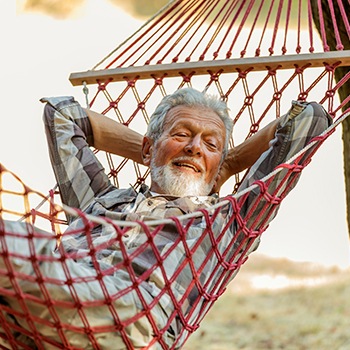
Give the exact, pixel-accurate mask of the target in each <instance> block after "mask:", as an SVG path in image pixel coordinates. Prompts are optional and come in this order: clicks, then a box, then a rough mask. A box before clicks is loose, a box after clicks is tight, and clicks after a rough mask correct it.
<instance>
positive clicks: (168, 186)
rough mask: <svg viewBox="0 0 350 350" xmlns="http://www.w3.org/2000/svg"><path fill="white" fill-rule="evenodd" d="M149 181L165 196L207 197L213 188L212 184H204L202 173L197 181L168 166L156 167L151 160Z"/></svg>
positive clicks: (189, 175)
mask: <svg viewBox="0 0 350 350" xmlns="http://www.w3.org/2000/svg"><path fill="white" fill-rule="evenodd" d="M151 179H152V181H154V182H156V183H157V185H158V186H159V187H160V188H161V189H162V190H163V191H164V192H165V193H167V194H172V195H174V196H179V197H183V196H207V195H208V194H209V193H210V191H211V189H212V188H213V185H214V182H215V179H214V180H213V181H212V183H209V184H208V183H206V182H205V179H204V173H202V174H201V177H200V178H199V179H198V180H197V179H196V180H194V179H193V177H192V176H191V174H187V173H184V172H182V171H177V170H176V169H174V168H172V167H171V166H170V165H169V164H167V165H163V166H160V167H157V166H155V165H154V161H153V159H152V160H151Z"/></svg>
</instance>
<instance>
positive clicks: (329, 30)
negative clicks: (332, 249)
mask: <svg viewBox="0 0 350 350" xmlns="http://www.w3.org/2000/svg"><path fill="white" fill-rule="evenodd" d="M332 3H333V6H334V12H335V18H336V19H337V25H338V29H339V35H340V38H341V42H342V44H343V45H344V50H350V40H349V36H348V34H347V31H346V28H345V24H344V19H343V17H342V15H341V12H340V9H339V3H342V4H343V6H344V9H345V14H346V15H347V16H348V18H349V15H350V3H349V1H348V0H338V2H337V1H333V2H332ZM317 4H318V1H317V0H311V6H312V14H313V18H314V23H315V25H316V28H317V30H318V31H319V33H321V25H320V20H319V17H320V16H319V7H318V5H317ZM321 5H322V13H323V20H324V22H325V29H326V37H327V44H328V45H329V49H330V50H331V51H333V50H337V42H336V37H335V30H334V26H333V21H332V16H331V13H330V8H329V3H328V1H327V0H321ZM349 71H350V66H347V67H338V68H337V69H336V70H335V73H334V75H335V80H336V82H338V81H339V80H340V79H341V78H342V77H344V75H345V74H347V73H348V72H349ZM349 92H350V80H348V81H347V82H346V83H345V84H343V85H342V86H341V87H340V89H339V90H338V93H339V98H340V100H341V101H344V100H345V98H347V97H348V96H349ZM349 107H350V103H347V104H346V105H345V106H344V107H343V111H345V110H346V109H347V108H349ZM342 128H343V129H342V138H343V147H344V176H345V190H346V204H347V209H346V214H347V222H348V232H349V235H350V118H347V119H345V120H344V122H343V123H342Z"/></svg>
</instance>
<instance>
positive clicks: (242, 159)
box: [221, 119, 279, 183]
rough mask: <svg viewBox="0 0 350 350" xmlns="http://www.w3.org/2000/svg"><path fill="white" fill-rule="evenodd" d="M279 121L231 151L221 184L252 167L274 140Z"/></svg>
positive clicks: (223, 166) (222, 173)
mask: <svg viewBox="0 0 350 350" xmlns="http://www.w3.org/2000/svg"><path fill="white" fill-rule="evenodd" d="M278 122H279V120H278V119H276V120H274V121H273V122H271V123H270V124H268V125H267V126H265V127H264V128H263V129H261V130H260V131H258V132H257V133H256V134H255V135H253V136H252V137H250V138H249V139H247V140H246V141H244V142H243V143H241V144H240V145H238V146H236V147H234V148H232V149H230V150H229V152H228V155H227V156H226V158H225V160H224V163H223V165H222V171H221V176H222V179H221V182H222V183H224V182H225V181H226V180H227V179H228V178H230V177H231V176H233V175H235V174H237V173H239V172H241V171H243V170H245V169H247V168H249V167H250V166H252V165H253V164H254V163H255V162H256V161H257V160H258V158H259V157H260V156H261V154H262V153H264V152H265V151H266V150H267V149H268V148H269V143H270V141H271V140H272V139H273V138H274V136H275V132H276V127H277V124H278Z"/></svg>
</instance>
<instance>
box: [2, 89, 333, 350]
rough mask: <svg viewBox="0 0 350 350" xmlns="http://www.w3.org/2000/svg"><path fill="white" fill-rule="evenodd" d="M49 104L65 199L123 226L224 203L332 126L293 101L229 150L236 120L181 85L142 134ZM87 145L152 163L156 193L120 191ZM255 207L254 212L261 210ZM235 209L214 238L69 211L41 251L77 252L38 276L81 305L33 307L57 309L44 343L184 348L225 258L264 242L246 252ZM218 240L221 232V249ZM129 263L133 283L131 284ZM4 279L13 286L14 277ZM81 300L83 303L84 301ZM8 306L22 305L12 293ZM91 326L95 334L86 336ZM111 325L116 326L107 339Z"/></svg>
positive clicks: (220, 217)
mask: <svg viewBox="0 0 350 350" xmlns="http://www.w3.org/2000/svg"><path fill="white" fill-rule="evenodd" d="M43 102H47V104H46V107H45V112H44V121H45V126H46V132H47V136H48V144H49V153H50V158H51V162H52V166H53V169H54V173H55V176H56V179H57V181H58V184H59V188H60V194H61V197H62V202H63V203H64V204H66V205H68V206H70V207H74V208H78V209H81V210H82V211H83V212H84V213H86V214H91V215H94V216H102V217H105V218H107V219H114V220H119V221H124V222H127V221H143V222H145V221H149V220H154V219H165V218H171V217H178V216H181V215H183V214H188V213H192V212H195V211H198V210H201V209H203V208H209V207H211V206H212V205H214V204H216V203H218V202H219V201H220V199H219V197H218V195H217V192H218V190H219V189H220V187H221V185H222V184H223V183H224V182H225V181H226V180H227V179H228V178H229V177H230V176H232V175H234V174H235V173H237V172H240V171H242V170H243V169H245V168H247V167H250V166H252V167H251V170H250V172H249V173H248V175H247V177H246V179H245V180H244V182H243V183H242V185H241V189H244V188H247V187H248V186H249V185H250V184H252V183H253V182H254V181H255V180H257V179H261V178H262V177H263V176H265V175H267V174H268V173H270V172H271V171H272V170H273V169H274V168H275V167H276V166H277V165H278V164H280V163H283V162H284V161H286V160H287V159H289V158H290V157H291V156H292V155H294V154H295V153H296V152H298V151H299V150H300V149H302V148H303V147H304V146H305V145H306V144H307V142H308V141H309V140H310V139H311V138H312V137H314V136H316V135H319V134H320V133H321V132H322V131H324V130H325V129H326V128H327V126H328V125H329V123H330V122H331V119H330V117H329V116H328V114H327V113H326V112H325V111H324V110H323V108H322V107H321V106H319V105H317V104H316V103H299V102H294V103H293V106H292V108H291V110H290V111H289V112H288V113H287V114H286V115H285V116H283V117H281V118H280V119H278V120H276V121H274V122H272V123H271V124H269V125H268V126H267V127H265V128H264V129H262V130H261V131H259V132H258V133H257V134H256V135H255V136H253V137H252V138H250V139H249V140H247V141H246V142H244V143H242V144H241V145H239V146H237V147H235V148H233V149H230V150H229V149H228V141H229V136H230V135H231V132H232V121H231V120H230V118H229V116H228V110H227V106H226V104H225V103H223V102H222V101H220V100H218V99H216V98H214V97H210V96H207V95H206V94H203V93H200V92H198V91H196V90H194V89H190V88H189V89H180V90H178V91H176V92H175V93H174V94H172V95H169V96H166V97H165V98H164V99H163V100H162V101H161V103H160V104H159V106H158V107H157V108H156V110H155V112H154V114H153V115H152V117H151V120H150V123H149V126H148V130H147V133H146V135H145V136H144V137H142V136H141V135H139V134H138V133H136V132H134V131H132V130H131V129H129V128H127V127H125V126H123V125H121V124H119V123H117V122H115V121H113V120H111V119H109V118H106V117H104V116H101V115H98V114H97V113H95V112H92V111H89V110H83V109H82V108H81V107H80V106H79V104H78V103H77V102H75V101H74V100H73V98H70V97H64V98H47V99H43ZM90 146H94V147H96V148H99V149H101V150H105V151H109V152H112V153H115V154H118V155H121V156H123V157H127V158H130V159H132V160H134V161H136V162H139V163H142V164H144V165H146V166H149V167H150V170H151V184H150V187H149V188H148V187H147V186H146V185H142V186H141V189H140V191H138V192H136V191H135V190H134V189H133V188H128V189H118V188H116V187H115V186H113V185H112V184H111V183H110V181H109V179H108V177H107V175H106V174H105V173H104V169H103V167H102V166H101V164H100V163H99V162H98V160H97V159H96V157H95V155H94V153H93V152H92V150H91V149H90ZM279 180H280V179H279V177H278V176H276V178H275V180H274V183H272V185H271V186H272V187H273V188H277V186H278V185H279ZM255 196H256V193H255V192H254V191H252V192H251V193H250V194H249V195H248V197H247V199H246V204H245V205H244V206H243V207H242V209H241V212H240V214H241V215H243V216H244V214H245V212H246V211H247V210H249V208H250V202H251V201H253V199H254V197H255ZM255 211H256V213H257V214H258V212H259V208H256V209H255ZM236 214H237V213H234V211H233V208H232V206H231V205H230V204H229V203H228V204H226V205H225V206H223V207H222V209H221V210H220V211H219V213H216V216H215V217H214V218H213V219H212V222H211V230H210V232H208V230H206V229H205V227H206V221H205V218H204V217H203V218H197V219H195V220H193V221H191V223H192V224H191V227H189V228H187V230H186V234H185V235H184V234H182V233H179V232H178V228H179V227H178V226H176V223H175V221H174V222H173V223H172V224H171V223H170V224H166V225H162V226H161V227H160V228H159V230H158V231H157V230H155V232H151V233H150V232H149V231H147V230H146V229H145V228H144V227H143V226H142V225H139V226H133V227H131V228H130V229H128V230H125V231H118V229H116V227H114V226H113V225H108V223H107V222H106V224H95V225H92V224H91V223H89V222H88V223H87V220H86V219H85V217H84V216H82V217H78V218H76V217H74V216H69V223H70V226H69V229H68V230H67V232H66V233H65V234H64V235H63V238H62V241H61V244H60V247H59V253H58V252H57V251H55V246H54V241H53V240H52V239H49V238H47V239H45V235H44V233H43V238H42V239H36V240H35V247H36V252H37V254H40V255H44V256H45V255H47V256H53V257H55V256H57V254H61V253H62V252H64V255H66V256H70V257H74V258H73V259H72V258H67V259H65V260H64V264H63V263H62V264H61V262H60V260H58V261H50V260H44V261H42V262H41V264H40V271H41V276H44V279H45V278H47V277H48V276H50V278H51V280H50V283H48V282H47V283H46V285H47V286H46V288H47V290H48V291H49V294H50V297H51V298H52V300H53V303H54V304H55V303H58V304H59V303H60V302H63V303H68V304H69V303H72V302H73V305H75V306H74V307H72V308H66V309H63V308H62V309H60V308H57V310H55V313H53V311H52V310H51V309H50V308H48V307H47V305H46V304H47V303H44V304H40V303H38V302H35V300H31V301H28V308H29V309H30V310H32V312H35V313H36V314H37V315H38V316H39V317H40V318H42V319H46V320H52V319H53V318H54V316H53V315H54V314H55V315H58V316H59V319H60V320H61V321H60V322H61V324H59V325H58V326H57V327H58V328H57V327H56V326H53V325H51V326H49V325H47V324H45V325H43V326H42V327H40V334H41V335H40V336H41V337H43V339H45V341H46V342H47V343H45V344H48V343H49V342H51V341H52V342H56V343H64V341H65V339H68V340H69V342H70V344H71V345H73V346H77V347H79V348H84V349H88V348H93V347H94V346H96V344H98V345H99V346H100V347H101V348H105V349H110V348H113V349H125V348H130V349H131V348H143V347H149V348H150V349H158V348H159V349H162V348H163V349H164V348H168V347H169V348H170V347H171V346H172V344H174V342H175V343H176V348H178V347H181V345H182V343H183V340H184V339H185V338H186V336H187V334H188V333H187V330H185V332H183V331H184V329H183V328H184V324H185V323H189V324H192V323H193V322H194V321H195V320H196V317H197V315H198V312H199V310H200V309H201V308H203V307H205V302H206V300H207V296H206V295H207V294H208V293H209V291H210V292H212V291H215V288H217V283H218V276H219V274H220V273H222V262H221V259H223V258H226V259H230V257H232V256H234V254H237V250H239V254H238V255H236V256H235V259H236V260H235V261H237V259H241V258H242V257H244V256H247V255H248V254H249V253H250V252H251V251H252V250H254V249H256V246H257V244H258V240H256V241H255V243H254V244H248V242H249V240H248V241H247V240H245V243H244V245H242V242H243V240H244V239H245V237H244V235H243V234H242V233H241V234H236V232H237V227H238V224H237V222H236V220H233V217H234V215H236ZM253 218H254V215H253ZM107 221H108V220H107ZM186 223H187V222H185V223H183V225H184V226H186ZM4 227H5V229H6V231H8V232H9V231H15V232H17V233H22V234H23V235H26V232H27V231H28V226H25V225H21V224H18V223H11V222H4ZM224 228H225V230H223V229H224ZM120 230H122V229H120ZM87 232H88V235H87ZM121 233H122V234H121ZM121 236H122V237H121ZM118 237H119V238H118ZM213 237H218V241H217V242H216V243H215V244H214V243H213V239H212V238H213ZM26 242H27V241H26V240H20V239H18V238H16V237H11V236H10V237H7V246H8V250H9V251H21V252H23V254H25V252H28V255H29V254H30V252H29V248H28V243H26ZM213 245H215V247H214V248H215V249H214V248H213ZM92 247H94V254H92V253H91V249H92ZM101 247H102V248H101ZM125 260H127V262H125ZM0 265H1V264H0ZM218 266H219V269H218ZM0 267H1V266H0ZM130 268H132V270H133V273H134V274H135V276H136V277H135V278H137V280H135V278H134V279H133V278H131V277H130V274H129V270H130ZM16 269H17V270H18V271H19V272H25V273H27V274H29V275H30V274H32V275H34V276H35V271H34V269H33V270H31V267H30V266H29V267H28V264H25V263H24V262H23V261H19V260H18V261H17V260H16ZM67 271H69V279H71V280H74V281H75V284H74V288H73V289H74V290H73V291H72V287H71V285H69V284H66V283H63V282H62V281H66V280H67ZM79 278H80V279H79ZM230 279H232V276H230V278H229V279H228V280H230ZM228 280H227V281H224V283H226V284H227V283H228ZM55 281H56V282H55ZM57 281H59V282H57ZM0 282H1V283H3V285H4V286H5V288H9V289H10V288H11V285H10V284H9V281H7V280H6V279H4V280H3V281H2V280H1V281H0ZM6 283H7V284H6ZM21 287H22V290H23V291H24V292H25V293H28V294H32V295H35V296H37V297H38V298H43V299H45V297H44V296H43V294H42V293H43V291H42V290H40V288H39V287H37V286H36V284H35V283H25V282H23V285H22V286H21ZM106 291H107V294H108V295H107V296H106ZM76 296H79V303H84V302H85V304H84V305H82V304H79V303H78V301H77V299H76ZM101 300H105V303H103V304H102V305H101V303H99V304H97V305H98V307H94V305H95V304H94V302H95V301H101ZM6 302H7V303H8V304H9V305H10V306H11V307H12V308H14V309H18V308H19V306H18V305H16V301H15V300H14V298H7V299H6ZM51 302H52V301H51ZM77 303H78V304H79V305H78V306H79V307H78V308H77V305H76V304H77ZM68 304H67V305H68ZM69 305H70V304H69ZM77 309H78V311H77ZM16 322H18V323H19V324H20V325H21V326H22V327H24V328H28V325H27V324H26V320H25V321H23V320H21V319H20V318H18V319H17V320H16ZM87 324H88V325H89V327H90V328H89V329H90V330H91V329H93V332H82V331H81V329H84V328H85V329H86V326H87ZM69 325H72V327H70V326H69ZM121 325H122V326H123V327H120V326H121ZM74 327H75V328H74ZM99 327H100V328H99ZM108 327H112V328H108ZM113 327H115V331H114V332H111V331H110V330H111V329H113ZM77 329H78V330H79V329H80V331H77ZM106 329H108V330H109V332H107V331H106ZM23 337H24V335H23ZM29 339H30V336H27V338H26V340H25V342H27V343H28V344H29V342H30V340H29ZM94 344H95V345H94Z"/></svg>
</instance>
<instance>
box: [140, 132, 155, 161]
mask: <svg viewBox="0 0 350 350" xmlns="http://www.w3.org/2000/svg"><path fill="white" fill-rule="evenodd" d="M153 144H154V143H153V140H152V139H150V138H149V137H147V136H144V138H143V141H142V160H143V164H144V165H146V166H150V164H151V158H152V152H153Z"/></svg>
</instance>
